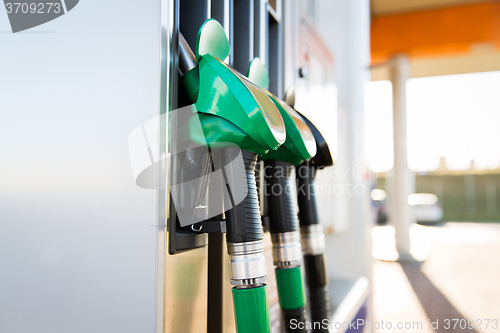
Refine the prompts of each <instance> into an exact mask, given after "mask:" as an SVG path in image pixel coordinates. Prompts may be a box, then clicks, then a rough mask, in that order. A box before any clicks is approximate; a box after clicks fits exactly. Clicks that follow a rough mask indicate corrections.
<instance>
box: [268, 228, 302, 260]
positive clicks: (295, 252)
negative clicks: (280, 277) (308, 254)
mask: <svg viewBox="0 0 500 333" xmlns="http://www.w3.org/2000/svg"><path fill="white" fill-rule="evenodd" d="M271 240H272V242H273V262H274V265H275V266H278V267H290V266H296V265H299V264H300V260H301V259H302V248H301V246H300V234H299V232H298V231H292V232H283V233H278V234H271Z"/></svg>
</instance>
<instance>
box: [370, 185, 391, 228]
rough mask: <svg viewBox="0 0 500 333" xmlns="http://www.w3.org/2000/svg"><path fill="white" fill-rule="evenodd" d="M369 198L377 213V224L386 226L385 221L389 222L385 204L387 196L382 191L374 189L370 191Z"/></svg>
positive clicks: (387, 207) (387, 209)
mask: <svg viewBox="0 0 500 333" xmlns="http://www.w3.org/2000/svg"><path fill="white" fill-rule="evenodd" d="M370 197H371V199H372V201H373V204H374V206H375V209H376V211H377V224H378V225H385V224H387V221H388V220H389V205H388V204H387V194H386V193H385V191H384V190H381V189H374V190H372V191H371V193H370Z"/></svg>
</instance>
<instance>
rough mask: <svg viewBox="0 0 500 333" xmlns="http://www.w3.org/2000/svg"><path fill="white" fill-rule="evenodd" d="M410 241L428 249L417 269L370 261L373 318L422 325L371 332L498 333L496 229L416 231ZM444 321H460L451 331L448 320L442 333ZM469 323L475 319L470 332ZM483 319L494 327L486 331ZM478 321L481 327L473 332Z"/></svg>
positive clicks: (499, 234)
mask: <svg viewBox="0 0 500 333" xmlns="http://www.w3.org/2000/svg"><path fill="white" fill-rule="evenodd" d="M384 228H386V227H384ZM380 231H384V230H383V229H382V230H379V232H380ZM384 232H385V231H384ZM387 232H389V233H390V230H388V231H387ZM412 242H413V243H414V244H415V245H419V244H422V246H423V247H426V246H429V250H430V251H429V256H428V259H427V260H426V261H425V262H423V263H422V264H415V263H412V264H409V263H404V264H400V263H397V262H384V261H379V260H375V261H374V264H373V286H374V290H373V304H374V318H373V319H374V322H381V321H382V320H384V322H392V323H393V325H395V324H396V323H397V322H403V323H404V322H411V323H413V322H422V323H423V325H422V329H418V327H417V326H415V327H414V328H410V329H394V328H393V329H392V330H388V329H387V328H386V329H378V330H377V329H375V330H374V331H375V332H387V331H391V332H432V331H434V332H439V333H441V332H443V333H444V332H463V333H469V332H474V331H475V332H477V333H483V332H484V333H493V332H497V333H498V332H500V224H487V223H484V224H482V223H447V224H446V225H444V226H440V227H421V226H416V228H413V229H412ZM379 243H380V242H379ZM374 244H377V241H376V240H374ZM424 252H425V251H424ZM429 319H431V321H432V322H436V320H438V324H439V326H438V328H437V329H429V328H428V325H429ZM446 319H450V320H452V319H458V320H459V321H458V324H457V325H456V327H455V329H453V325H454V324H455V322H456V321H455V322H453V321H450V326H451V327H450V328H449V329H446V326H447V325H446V321H445V320H446ZM470 319H473V320H475V322H474V323H475V324H474V326H475V327H474V329H469V328H468V327H466V325H465V324H466V321H468V320H470ZM487 319H496V320H497V321H498V327H497V328H496V329H494V324H493V322H490V323H489V327H488V328H486V324H487ZM479 320H482V322H481V326H480V327H477V325H478V324H479V323H480V321H479ZM460 323H461V324H462V327H465V328H464V329H460ZM470 324H472V321H470ZM412 326H413V324H412Z"/></svg>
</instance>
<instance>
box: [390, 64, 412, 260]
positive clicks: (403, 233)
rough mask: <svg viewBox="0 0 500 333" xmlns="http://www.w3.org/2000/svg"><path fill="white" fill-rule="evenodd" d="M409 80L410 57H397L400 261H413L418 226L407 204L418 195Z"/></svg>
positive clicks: (395, 216) (395, 218)
mask: <svg viewBox="0 0 500 333" xmlns="http://www.w3.org/2000/svg"><path fill="white" fill-rule="evenodd" d="M409 78H410V64H409V61H408V57H407V56H406V55H396V56H395V57H394V58H393V59H392V66H391V81H392V104H393V107H392V110H393V111H392V112H393V128H394V169H393V177H394V180H393V186H394V188H393V197H392V198H391V199H392V222H393V225H394V228H395V230H396V250H397V251H398V253H399V260H414V259H413V256H412V255H411V254H410V225H411V224H412V223H414V222H415V218H414V216H413V213H412V211H411V209H410V208H411V207H410V205H409V204H408V196H409V195H410V194H412V193H414V192H415V175H414V174H413V172H411V171H410V169H409V168H408V145H407V142H408V140H407V122H406V82H407V80H408V79H409Z"/></svg>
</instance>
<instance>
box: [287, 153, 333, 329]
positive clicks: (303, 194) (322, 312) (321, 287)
mask: <svg viewBox="0 0 500 333" xmlns="http://www.w3.org/2000/svg"><path fill="white" fill-rule="evenodd" d="M316 170H317V169H316V168H314V167H313V166H310V165H308V164H307V163H304V164H302V165H300V166H299V167H297V171H296V174H297V198H298V204H299V221H300V228H301V237H302V239H303V246H304V240H305V241H306V242H305V243H306V245H305V246H304V248H303V250H304V266H305V272H306V283H307V286H308V290H309V307H310V312H311V321H312V322H313V323H318V322H319V323H322V322H323V320H325V319H326V320H330V316H331V309H330V296H329V291H328V271H327V269H326V263H325V257H324V246H323V249H322V248H321V246H319V247H317V248H315V245H317V244H318V243H321V242H320V241H318V240H317V239H316V238H315V237H319V238H318V239H321V240H324V235H323V232H322V230H321V229H320V224H319V223H320V221H319V218H318V208H317V205H316V193H315V191H314V186H313V185H314V179H315V177H316ZM307 242H310V243H311V245H312V246H308V245H307ZM323 242H324V241H323ZM322 326H323V325H319V328H317V329H313V330H312V332H314V333H318V332H328V329H322V328H321V327H322ZM313 327H318V326H314V325H313Z"/></svg>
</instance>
